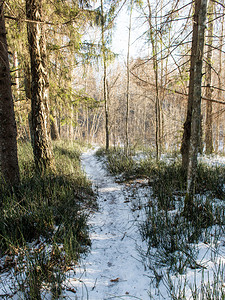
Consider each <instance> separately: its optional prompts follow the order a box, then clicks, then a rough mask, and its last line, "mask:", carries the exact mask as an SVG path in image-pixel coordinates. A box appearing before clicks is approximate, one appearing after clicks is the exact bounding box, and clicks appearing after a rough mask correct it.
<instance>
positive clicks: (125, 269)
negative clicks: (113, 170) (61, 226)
mask: <svg viewBox="0 0 225 300" xmlns="http://www.w3.org/2000/svg"><path fill="white" fill-rule="evenodd" d="M116 157H117V158H120V156H119V155H118V153H117V154H116ZM136 158H137V157H136ZM136 158H135V159H136ZM137 159H138V158H137ZM163 160H166V158H163ZM201 160H205V161H206V164H207V165H214V164H216V165H220V164H222V165H225V160H224V161H223V162H222V161H221V159H220V158H219V157H215V158H214V159H213V158H201ZM107 163H108V162H107V160H106V157H103V156H101V157H100V158H99V157H97V156H96V149H90V150H87V151H86V152H84V153H83V154H82V155H81V165H82V168H83V172H84V173H85V174H86V176H87V177H88V179H89V180H90V181H91V182H92V189H93V190H94V192H95V193H96V195H97V206H98V209H96V207H95V206H92V207H91V206H90V205H89V206H87V205H86V206H85V207H84V209H85V213H87V214H88V215H89V217H88V224H89V229H90V239H91V247H90V249H89V252H88V253H85V254H82V255H81V258H80V259H79V260H78V263H76V264H71V265H69V266H68V268H67V270H66V273H65V274H63V277H62V278H63V279H62V280H61V279H60V278H59V284H60V286H61V287H62V289H61V292H60V293H61V295H60V296H59V297H57V298H54V297H52V296H51V295H52V294H51V291H50V289H49V288H48V287H45V286H42V288H41V299H49V300H50V299H69V300H70V299H73V300H88V299H89V300H109V299H124V300H132V299H139V300H148V299H155V300H162V299H166V300H170V299H172V300H182V299H196V300H200V299H201V300H204V299H213V300H220V299H225V285H224V282H225V268H224V267H225V235H224V232H225V230H224V229H225V227H224V225H225V213H224V212H225V204H224V192H225V184H224V179H223V178H224V174H225V173H221V171H220V170H219V171H218V172H219V173H218V178H219V179H220V177H221V176H222V177H221V178H222V185H221V186H220V188H221V191H222V196H221V198H219V199H216V197H214V196H210V197H209V200H210V201H211V203H212V205H211V206H210V207H209V208H210V209H209V213H208V212H205V211H204V209H205V208H206V207H207V206H206V204H207V203H208V202H207V201H206V200H207V198H206V197H205V195H204V194H203V197H200V199H201V201H202V199H203V202H202V203H200V204H199V208H200V209H203V213H204V214H205V216H206V218H208V222H209V224H210V225H206V223H205V221H204V218H203V223H202V224H203V228H198V227H195V224H194V225H193V224H192V223H185V222H184V218H183V217H182V215H181V214H180V211H181V210H182V205H183V200H182V196H181V195H182V193H181V191H177V190H176V189H175V188H174V185H173V184H174V183H173V181H171V183H170V182H169V183H168V182H166V181H165V178H166V177H165V178H164V177H163V176H164V175H165V174H164V173H163V172H164V171H163V172H162V173H158V174H161V175H160V176H158V175H157V176H158V177H157V180H156V181H155V185H154V186H153V185H152V182H153V180H155V179H154V178H153V177H151V176H152V175H153V174H154V172H155V171H154V172H153V173H151V174H150V173H149V177H147V176H140V177H138V175H137V176H133V175H132V176H133V177H132V176H131V177H130V179H126V180H123V179H122V177H121V176H122V175H121V174H120V172H118V176H117V177H116V176H113V175H111V174H110V171H109V168H108V165H107ZM112 165H113V166H116V161H114V159H112ZM128 165H129V166H130V162H129V164H127V166H128ZM149 165H150V162H149V161H147V162H146V166H149ZM131 166H136V165H133V164H131ZM164 167H165V166H164V165H163V168H164ZM150 168H151V169H152V170H153V169H154V167H153V165H150ZM163 168H162V170H164V169H163ZM122 169H124V166H123V168H122ZM134 170H136V167H135V168H134ZM143 170H145V168H144V169H143ZM154 170H155V169H154ZM159 170H160V169H159ZM162 170H161V171H162ZM166 170H167V172H169V171H173V177H174V178H175V179H178V177H179V176H178V175H176V174H179V173H176V172H175V171H176V165H172V166H171V168H169V169H166ZM174 170H175V171H174ZM161 171H160V172H161ZM135 172H136V171H135ZM223 172H224V171H223ZM207 173H208V169H207V170H206V172H205V173H204V174H207ZM82 174H83V173H82ZM163 174H164V175H163ZM168 174H169V175H168ZM168 174H167V175H168V176H167V177H170V176H171V174H172V173H168ZM201 174H202V176H203V175H204V174H203V171H202V173H201ZM204 176H205V175H204ZM171 177H172V176H171ZM203 178H204V177H202V179H201V182H203V183H205V181H204V179H203ZM215 182H216V181H215ZM218 182H221V181H218ZM166 185H168V186H169V188H170V189H169V193H170V190H173V191H175V194H171V195H170V196H171V197H170V198H168V199H169V201H171V203H169V202H168V203H167V202H166V204H170V205H171V207H169V208H168V210H165V209H163V210H162V209H160V208H159V200H160V199H159V196H160V194H158V196H157V197H156V196H155V194H154V188H155V189H156V190H157V192H161V188H162V187H166V188H168V186H166ZM170 185H171V186H170ZM206 185H209V184H208V183H206ZM218 187H219V186H215V190H218ZM203 188H205V184H203ZM162 192H165V191H162ZM166 192H168V191H167V189H166ZM203 193H205V192H204V191H203ZM165 195H167V194H163V200H164V198H165V199H166V200H167V198H166V197H167V196H166V197H165ZM174 195H175V196H174ZM204 201H205V203H204ZM214 211H215V212H216V213H214ZM165 212H166V213H165ZM67 213H68V212H67ZM211 217H212V218H211ZM214 219H215V222H214ZM154 222H155V223H154ZM201 222H202V220H201ZM194 223H196V222H195V220H194ZM170 225H171V226H170ZM189 225H190V226H189ZM173 226H174V227H173ZM185 226H186V227H185ZM150 229H151V230H152V231H150ZM196 230H197V231H196ZM196 232H197V233H196ZM191 234H195V235H196V234H197V236H198V237H197V238H196V240H195V241H194V240H193V241H192V242H190V241H189V238H187V235H191ZM174 239H176V241H175V244H173V242H174ZM172 246H173V247H172ZM31 262H32V261H31ZM22 263H23V262H22ZM14 269H15V268H14ZM59 274H60V273H59ZM15 275H16V270H13V269H12V270H10V271H8V272H4V273H1V277H0V295H2V299H15V300H17V299H18V300H19V299H34V300H37V299H36V298H32V297H29V295H27V297H24V296H23V293H22V292H20V294H19V293H18V282H19V281H18V280H17V283H15V284H16V285H15V286H14V288H13V289H12V285H13V282H14V277H15ZM30 275H32V274H30ZM22 276H24V275H23V273H22ZM17 277H18V275H17ZM56 279H57V278H56ZM25 282H26V281H25ZM12 291H15V292H13V293H12ZM3 295H5V296H3ZM7 295H8V296H7ZM0 298H1V296H0ZM38 299H39V298H38Z"/></svg>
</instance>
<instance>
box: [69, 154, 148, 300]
mask: <svg viewBox="0 0 225 300" xmlns="http://www.w3.org/2000/svg"><path fill="white" fill-rule="evenodd" d="M82 165H83V169H84V171H85V172H86V174H87V176H88V177H89V179H90V180H92V182H93V187H94V188H96V187H97V190H98V204H99V211H98V212H97V213H95V214H93V216H92V217H91V219H90V221H89V224H90V225H91V240H92V246H91V252H90V254H89V255H88V256H87V257H86V258H85V259H83V260H82V261H81V262H80V265H79V268H78V269H77V271H76V275H75V276H76V278H74V280H72V278H70V280H72V281H73V282H72V285H73V286H74V287H75V288H76V297H77V298H76V299H91V300H103V299H118V298H119V297H120V299H124V297H125V298H126V299H131V298H132V299H134V297H136V298H135V299H149V296H148V291H149V288H150V281H149V274H150V272H149V271H148V270H145V267H144V265H143V263H142V260H141V257H140V255H139V252H138V251H137V249H138V248H140V247H145V245H144V244H143V243H142V241H141V238H140V234H139V229H138V226H137V225H136V223H135V221H134V215H133V214H132V211H131V209H130V207H129V203H125V202H126V199H125V194H124V192H123V188H124V185H121V184H120V185H119V184H117V183H115V181H114V178H113V177H112V176H110V175H108V172H107V171H106V169H105V168H104V167H103V165H102V162H101V161H99V160H97V158H96V157H95V156H94V150H90V151H88V152H87V153H84V154H83V155H82Z"/></svg>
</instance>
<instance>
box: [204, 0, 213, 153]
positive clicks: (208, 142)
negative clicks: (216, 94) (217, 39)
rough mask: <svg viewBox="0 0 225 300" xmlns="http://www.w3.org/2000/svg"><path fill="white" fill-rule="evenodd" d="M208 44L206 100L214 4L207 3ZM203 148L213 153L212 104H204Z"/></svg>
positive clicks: (209, 95) (209, 92)
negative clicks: (204, 128)
mask: <svg viewBox="0 0 225 300" xmlns="http://www.w3.org/2000/svg"><path fill="white" fill-rule="evenodd" d="M208 14H209V17H208V42H207V45H208V47H207V58H206V70H205V73H206V75H205V76H206V78H205V82H206V98H208V99H211V98H212V87H211V85H212V84H211V81H212V42H213V18H214V2H213V1H212V0H210V1H209V8H208ZM205 147H206V154H211V153H212V152H213V135H212V102H211V101H207V103H206V131H205Z"/></svg>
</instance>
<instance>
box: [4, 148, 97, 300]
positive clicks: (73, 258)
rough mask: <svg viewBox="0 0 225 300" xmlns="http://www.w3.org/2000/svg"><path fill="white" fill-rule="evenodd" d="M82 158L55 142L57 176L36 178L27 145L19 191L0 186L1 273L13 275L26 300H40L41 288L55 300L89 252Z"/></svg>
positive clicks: (89, 196)
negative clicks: (69, 272) (66, 276)
mask: <svg viewBox="0 0 225 300" xmlns="http://www.w3.org/2000/svg"><path fill="white" fill-rule="evenodd" d="M80 153H81V146H80V145H79V144H77V143H72V142H55V143H54V156H55V161H56V171H55V172H54V173H51V174H46V175H43V176H40V175H39V174H36V173H35V168H34V161H33V155H32V148H31V145H30V143H23V144H19V147H18V156H19V166H20V173H21V183H20V186H19V187H18V188H17V189H16V190H13V191H11V190H9V189H8V188H7V187H6V186H5V184H4V183H3V182H1V183H0V184H1V185H0V194H1V210H0V249H1V253H0V254H1V257H2V259H1V265H0V271H1V272H5V271H6V270H7V269H10V268H12V267H13V268H14V269H15V270H16V272H15V274H16V276H15V279H18V282H17V285H16V286H17V287H16V288H17V289H18V288H19V289H20V290H21V291H22V292H23V296H24V297H25V296H26V295H27V296H26V297H25V299H40V297H41V289H42V288H43V285H44V284H45V285H46V286H47V288H48V289H50V290H51V293H52V295H53V296H54V297H56V296H57V295H59V294H60V293H61V291H60V289H61V287H60V286H61V285H60V283H62V280H63V276H64V275H63V274H64V272H65V271H66V269H67V268H68V266H69V265H70V264H71V263H76V262H77V260H78V258H79V256H80V254H81V253H84V252H86V251H87V250H88V247H89V246H90V239H89V235H88V226H87V216H88V211H90V209H91V208H94V207H95V205H96V204H95V200H94V198H95V197H94V194H93V192H92V189H91V185H90V182H89V181H87V179H86V177H85V175H84V174H83V172H82V170H81V168H80ZM85 211H86V212H85ZM21 274H22V275H23V276H22V275H21ZM24 274H25V275H26V276H24ZM13 292H15V290H14V291H13V290H12V293H13ZM29 297H30V298H29ZM32 297H33V298H32Z"/></svg>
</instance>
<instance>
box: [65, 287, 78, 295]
mask: <svg viewBox="0 0 225 300" xmlns="http://www.w3.org/2000/svg"><path fill="white" fill-rule="evenodd" d="M66 290H67V291H68V292H72V293H74V294H76V292H77V291H76V290H75V289H72V288H70V287H68V288H67V289H66Z"/></svg>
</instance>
